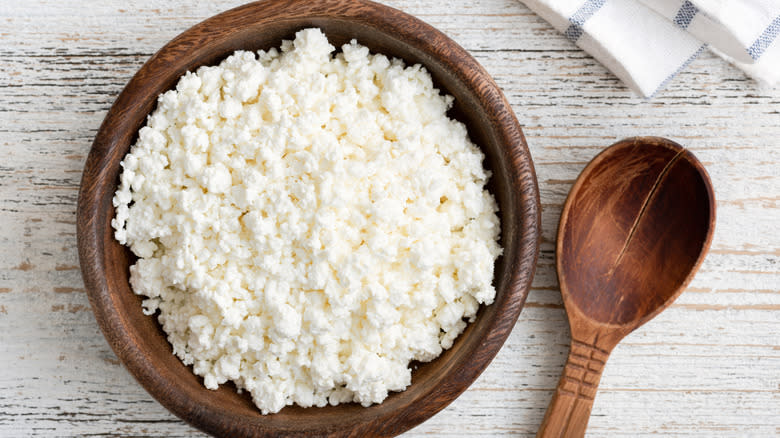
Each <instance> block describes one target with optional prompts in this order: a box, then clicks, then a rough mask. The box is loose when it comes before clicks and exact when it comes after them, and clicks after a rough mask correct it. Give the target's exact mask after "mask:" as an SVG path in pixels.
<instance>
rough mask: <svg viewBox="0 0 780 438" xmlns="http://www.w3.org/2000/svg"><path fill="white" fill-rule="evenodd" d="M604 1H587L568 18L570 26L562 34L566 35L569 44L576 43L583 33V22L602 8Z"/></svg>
mask: <svg viewBox="0 0 780 438" xmlns="http://www.w3.org/2000/svg"><path fill="white" fill-rule="evenodd" d="M606 1H607V0H587V1H586V2H585V3H583V4H582V6H580V8H579V9H577V12H575V13H574V15H572V16H571V17H569V22H570V23H571V25H569V27H568V28H566V32H564V33H563V34H564V35H566V38H568V39H569V40H571V42H573V43H576V42H577V40H578V39H580V37H581V36H582V34H583V33H584V32H585V31H584V30H583V29H582V26H584V25H585V22H586V21H588V19H590V17H592V16H593V14H595V13H596V11H598V10H599V9H601V7H602V6H604V3H606Z"/></svg>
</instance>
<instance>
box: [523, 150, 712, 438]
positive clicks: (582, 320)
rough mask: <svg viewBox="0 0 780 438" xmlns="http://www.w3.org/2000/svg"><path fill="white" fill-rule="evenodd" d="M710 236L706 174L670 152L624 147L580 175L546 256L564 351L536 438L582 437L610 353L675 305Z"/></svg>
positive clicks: (686, 155) (683, 154)
mask: <svg viewBox="0 0 780 438" xmlns="http://www.w3.org/2000/svg"><path fill="white" fill-rule="evenodd" d="M714 228H715V196H714V194H713V191H712V185H711V183H710V179H709V177H708V176H707V172H706V171H705V170H704V167H703V166H702V164H701V163H700V162H699V160H697V159H696V157H694V156H693V154H692V153H691V152H690V151H688V150H686V149H684V148H683V147H682V146H680V145H678V144H677V143H674V142H672V141H670V140H666V139H663V138H659V137H636V138H629V139H626V140H623V141H620V142H618V143H615V144H614V145H612V146H610V147H609V148H607V149H606V150H604V151H603V152H602V153H600V154H599V155H598V156H596V158H594V159H593V161H591V162H590V163H589V164H588V166H587V167H586V168H585V170H583V171H582V174H580V176H579V178H578V179H577V182H576V183H575V184H574V187H573V188H572V190H571V192H570V193H569V197H568V198H567V199H566V205H565V206H564V207H563V213H562V214H561V221H560V224H559V225H558V245H557V248H556V255H557V268H558V279H559V282H560V285H561V295H562V296H563V302H564V305H565V306H566V313H567V315H568V318H569V326H570V327H571V337H572V340H571V349H570V351H569V358H568V360H567V361H566V366H565V368H564V369H563V373H562V375H561V380H560V382H559V383H558V388H557V389H556V391H555V394H554V395H553V399H552V401H551V402H550V407H549V408H548V409H547V413H546V414H545V416H544V420H543V421H542V425H541V427H540V428H539V432H538V433H537V435H536V436H537V437H545V438H546V437H581V436H584V435H585V429H586V427H587V425H588V419H589V417H590V410H591V407H592V406H593V399H594V397H595V396H596V389H597V388H598V384H599V380H600V379H601V372H602V370H603V368H604V364H605V363H606V362H607V358H608V357H609V354H610V352H612V349H613V348H615V346H616V345H617V344H618V342H619V341H620V340H621V339H622V338H623V337H624V336H626V335H627V334H629V333H631V332H632V331H634V330H635V329H636V328H637V327H639V326H641V325H642V324H644V323H645V322H647V321H649V320H650V319H652V318H653V317H654V316H656V315H657V314H658V313H660V312H661V311H662V310H664V309H665V308H667V307H668V306H669V304H671V303H672V301H674V299H675V298H677V296H678V295H679V294H680V293H681V292H682V290H683V289H684V288H685V286H686V285H687V284H688V283H689V282H690V280H691V279H692V278H693V275H694V273H695V272H696V269H698V267H699V265H700V264H701V262H702V260H703V259H704V255H705V254H706V252H707V250H708V249H709V246H710V242H711V241H712V232H713V230H714Z"/></svg>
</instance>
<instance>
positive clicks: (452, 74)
mask: <svg viewBox="0 0 780 438" xmlns="http://www.w3.org/2000/svg"><path fill="white" fill-rule="evenodd" d="M311 26H317V27H321V28H323V29H324V30H325V33H326V34H327V35H328V36H329V38H330V36H331V33H333V34H334V35H341V36H337V39H338V41H336V43H339V44H340V43H343V42H345V41H346V40H348V38H347V36H346V34H343V33H344V32H347V33H349V34H352V35H355V36H356V37H357V38H358V40H359V41H360V42H363V43H364V44H366V43H365V41H373V43H372V44H366V45H367V46H368V47H369V48H370V49H371V50H372V51H380V52H382V53H387V54H390V55H393V54H395V53H399V54H403V56H401V57H403V58H404V59H405V60H406V61H407V62H410V61H412V62H419V63H422V64H423V65H425V66H426V67H429V70H430V71H431V73H432V74H433V76H434V80H435V82H437V84H442V83H451V84H455V85H453V87H454V88H452V89H449V88H448V89H447V90H446V91H447V92H449V94H453V95H455V97H456V102H458V101H459V100H462V101H461V102H460V103H456V105H460V106H459V108H460V109H458V108H456V110H455V112H456V117H459V118H460V117H465V118H467V119H469V120H471V122H472V123H471V124H470V125H469V131H470V133H471V134H473V135H476V137H478V138H484V139H486V141H488V142H489V143H490V144H491V145H493V144H495V145H497V146H491V148H493V149H492V152H491V153H489V154H488V155H489V156H488V161H489V162H488V163H487V165H488V167H491V166H492V167H493V173H494V177H493V180H496V181H497V182H495V181H491V184H494V185H497V187H501V188H503V189H502V190H500V191H499V193H497V198H498V200H499V205H500V207H501V209H502V211H501V222H502V243H503V244H504V246H505V254H504V256H503V258H502V259H501V260H500V261H499V263H498V265H497V271H496V272H497V274H496V275H497V278H496V283H497V284H496V287H497V291H498V293H497V297H496V301H495V303H494V304H492V305H491V306H489V307H487V308H483V309H481V310H480V314H479V316H478V319H477V321H476V322H475V323H472V324H470V325H469V327H468V328H467V330H466V332H465V333H464V334H462V335H461V336H460V337H459V338H458V340H457V341H456V343H455V346H453V348H452V349H450V350H448V351H446V352H445V353H444V354H443V355H442V356H441V357H440V358H438V359H436V360H434V361H432V362H430V363H428V364H419V367H418V369H416V370H415V371H414V374H413V381H412V382H413V383H412V385H411V386H410V387H409V388H408V389H407V390H406V391H404V392H401V393H394V394H392V395H391V396H389V397H388V399H387V400H386V401H385V402H384V403H382V404H379V405H374V406H371V407H368V408H362V407H360V406H357V405H354V404H347V405H339V406H336V407H325V408H309V409H303V408H298V407H287V408H285V409H283V410H282V411H281V412H279V413H278V414H273V415H267V416H262V415H260V413H259V411H258V410H257V409H256V408H255V407H254V406H253V405H252V403H251V400H250V399H249V398H248V397H247V396H246V395H243V396H240V395H237V394H236V391H235V389H234V388H231V387H227V386H226V385H223V387H222V388H220V389H219V390H217V391H209V390H206V389H205V388H203V386H202V384H201V382H200V378H197V377H196V376H194V375H193V374H192V372H191V371H190V370H188V368H187V367H184V365H182V364H181V363H180V362H179V361H178V359H177V358H175V356H173V355H172V354H171V350H170V346H169V345H167V341H165V342H163V341H164V334H163V333H162V331H161V329H160V328H159V325H158V324H157V322H156V318H153V317H146V316H144V315H142V313H141V308H140V300H141V299H140V297H137V296H135V295H134V294H132V291H130V289H129V284H128V281H127V277H128V274H127V266H128V264H129V263H130V261H131V256H130V255H129V250H127V249H125V248H123V247H121V246H120V245H119V244H118V243H117V242H116V241H115V240H113V232H112V229H111V224H110V221H111V218H112V217H113V214H114V211H113V206H112V204H111V199H112V197H113V193H114V192H115V190H116V187H117V182H118V175H119V171H120V168H119V161H120V160H121V159H122V157H124V155H125V154H126V153H127V151H128V149H129V147H130V145H131V144H132V142H134V139H135V136H136V133H137V131H138V129H139V128H140V127H141V126H142V124H143V123H144V122H145V119H146V115H147V114H149V113H150V112H151V111H152V109H153V108H154V105H155V104H156V97H157V96H158V95H159V94H160V93H161V92H163V91H165V90H168V89H170V88H171V87H172V86H173V85H174V84H175V81H176V80H177V79H178V78H179V77H180V76H181V75H182V74H183V73H184V72H185V71H187V70H192V69H194V68H195V67H197V66H199V65H212V64H214V63H216V62H218V61H219V60H220V59H221V58H224V57H225V56H226V55H227V54H229V53H231V52H232V51H234V50H236V49H241V48H245V49H257V48H270V47H274V46H278V43H279V42H280V41H281V39H282V37H284V38H290V37H291V36H292V33H291V29H293V28H294V29H295V30H297V29H300V28H304V27H311ZM340 29H342V30H341V31H340ZM344 29H345V30H344ZM263 32H268V33H269V35H270V34H274V35H275V36H274V37H267V38H266V37H264V35H263ZM340 32H341V34H340ZM262 38H266V39H264V40H263V39H262ZM269 38H270V39H269ZM332 42H333V41H332ZM258 44H260V45H264V46H266V47H258ZM334 45H337V44H335V43H334ZM445 88H446V87H445ZM459 96H460V97H459ZM464 114H465V115H464ZM474 120H479V123H473V122H474ZM477 143H479V142H477ZM493 190H496V189H495V187H494V188H493ZM539 230H540V214H539V192H538V188H537V182H536V175H535V173H534V168H533V162H532V160H531V156H530V154H529V152H528V148H527V145H526V142H525V139H524V137H523V134H522V131H521V130H520V126H519V124H518V122H517V119H516V117H515V115H514V113H513V112H512V110H511V107H510V105H509V103H508V102H507V101H506V98H505V97H504V96H503V94H502V93H501V91H500V89H499V88H498V86H497V85H496V84H495V82H493V80H492V79H491V78H490V76H489V75H488V74H487V72H486V71H485V70H484V69H483V68H482V67H481V66H480V65H479V64H478V63H477V62H476V60H474V58H472V57H471V56H470V55H469V54H468V53H467V52H466V51H465V50H464V49H463V48H461V47H460V46H458V45H457V44H456V43H454V42H453V41H452V40H450V39H449V38H447V37H446V36H445V35H444V34H442V33H441V32H439V31H437V30H435V29H434V28H433V27H431V26H429V25H427V24H426V23H424V22H422V21H420V20H418V19H416V18H414V17H411V16H409V15H407V14H405V13H402V12H400V11H398V10H395V9H393V8H390V7H387V6H383V5H379V4H376V3H372V2H368V1H364V0H323V1H286V0H269V1H263V2H256V3H250V4H247V5H244V6H240V7H238V8H235V9H232V10H229V11H227V12H224V13H222V14H219V15H217V16H214V17H212V18H209V19H207V20H205V21H203V22H201V23H199V24H197V25H195V26H194V27H192V28H190V29H189V30H187V31H185V32H184V33H182V34H181V35H179V36H177V37H176V38H175V39H173V40H172V41H171V42H170V43H168V44H167V45H166V46H164V47H163V48H162V49H160V51H159V52H157V53H156V54H155V55H154V56H153V57H152V58H150V59H149V60H148V61H147V62H146V63H145V64H144V65H143V66H142V67H141V69H140V70H139V71H138V72H137V73H136V74H135V76H133V78H132V79H131V80H130V82H129V83H128V84H127V86H126V87H125V88H124V90H123V91H122V93H121V94H120V95H119V97H118V98H117V100H116V102H115V103H114V105H113V106H112V107H111V109H110V110H109V112H108V114H107V115H106V118H105V120H104V121H103V123H102V125H101V126H100V129H99V131H98V133H97V135H96V137H95V141H94V143H93V145H92V149H91V150H90V153H89V156H88V158H87V162H86V164H85V167H84V173H83V176H82V181H81V188H80V192H79V200H78V211H77V235H78V249H79V259H80V263H81V269H82V275H83V278H84V283H85V287H86V291H87V293H88V295H89V299H90V303H91V304H92V308H93V311H94V313H95V316H96V318H97V321H98V324H99V325H100V328H101V329H102V331H103V333H104V335H105V337H106V339H107V340H108V342H109V344H110V345H111V347H112V348H113V350H114V351H115V352H116V354H117V356H118V357H119V359H120V360H121V361H122V363H123V364H124V365H125V366H126V367H127V369H128V370H129V371H130V373H131V374H132V375H133V376H134V377H135V378H136V379H137V380H138V381H139V383H141V385H142V386H143V387H144V388H145V389H146V390H147V391H148V392H149V393H150V394H151V395H152V396H154V398H155V399H157V400H158V401H159V402H160V403H161V404H162V405H164V406H165V407H166V408H168V409H169V410H170V411H171V412H173V413H174V414H176V415H177V416H179V417H181V418H182V419H184V420H185V421H187V422H189V423H191V424H192V425H194V426H196V427H198V428H200V429H201V430H203V431H206V432H208V433H211V434H214V435H220V436H278V435H299V436H324V435H330V436H336V435H337V436H366V435H371V436H391V435H396V434H399V433H401V432H404V431H406V430H408V429H410V428H411V427H414V426H415V425H417V424H419V423H421V422H422V421H424V420H426V419H427V418H429V417H430V416H432V415H433V414H435V413H436V412H438V411H440V410H441V409H443V408H444V407H445V406H446V405H447V404H449V403H450V402H451V401H452V400H454V399H455V398H456V397H457V396H458V395H459V394H460V393H462V392H463V391H464V390H465V389H466V388H467V387H468V386H469V385H470V384H471V383H472V382H473V381H474V380H475V379H476V378H477V377H478V376H479V374H480V373H481V372H482V371H483V370H484V368H485V367H486V366H487V365H488V364H489V363H490V361H491V360H492V359H493V357H494V356H495V355H496V353H497V352H498V350H499V349H500V348H501V345H502V344H503V343H504V341H505V340H506V338H507V336H508V335H509V333H510V332H511V330H512V328H513V327H514V324H515V322H516V320H517V317H518V315H519V314H520V310H521V309H522V307H523V304H524V302H525V298H526V296H527V294H528V289H529V287H530V285H531V280H532V278H533V274H534V272H535V267H536V260H537V255H538V251H539V240H540V231H539ZM499 273H501V275H500V277H501V278H498V276H499ZM155 327H156V328H155ZM470 333H474V334H475V336H470V335H469V334H470Z"/></svg>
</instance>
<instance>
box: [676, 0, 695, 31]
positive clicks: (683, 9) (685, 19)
mask: <svg viewBox="0 0 780 438" xmlns="http://www.w3.org/2000/svg"><path fill="white" fill-rule="evenodd" d="M698 12H699V8H697V7H696V6H695V5H694V4H693V3H691V2H689V1H688V0H685V1H684V2H683V4H682V6H680V9H679V10H678V11H677V15H675V16H674V24H676V25H677V26H678V27H679V28H680V29H687V28H688V26H689V25H690V24H691V21H693V17H695V16H696V14H697V13H698Z"/></svg>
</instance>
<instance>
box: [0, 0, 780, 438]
mask: <svg viewBox="0 0 780 438" xmlns="http://www.w3.org/2000/svg"><path fill="white" fill-rule="evenodd" d="M185 3H187V2H178V1H175V0H106V1H100V2H98V1H92V2H83V1H80V0H27V1H16V0H0V144H2V154H0V221H2V222H0V436H3V437H6V436H7V437H22V436H86V435H99V436H130V435H133V436H138V435H142V436H147V435H148V436H166V437H175V436H194V435H198V432H197V431H196V430H195V429H193V428H191V427H190V426H188V425H187V424H185V423H183V422H182V421H180V420H179V419H178V418H176V417H174V416H173V415H171V414H170V413H168V412H167V411H166V410H165V409H164V408H163V407H162V406H161V405H159V404H158V403H157V402H155V401H154V400H153V399H152V398H151V397H150V396H149V395H148V394H147V393H146V392H145V391H144V390H143V389H142V388H141V387H140V386H139V385H138V384H137V383H136V382H135V381H134V380H133V378H132V377H131V376H130V375H129V374H128V373H127V371H126V370H125V369H124V368H123V367H122V366H121V365H120V363H119V361H118V360H117V358H116V356H115V355H114V353H113V352H112V351H111V349H110V348H109V346H108V344H107V343H106V341H105V340H104V338H103V335H102V334H101V332H100V330H99V329H98V326H97V323H96V322H95V318H94V317H93V315H92V312H91V309H90V307H89V303H88V301H87V297H86V294H85V293H84V288H83V287H84V286H83V283H82V280H81V275H80V272H79V267H78V259H77V255H76V229H75V218H76V213H75V211H76V207H75V204H76V197H77V192H78V186H79V180H80V177H81V170H82V167H83V164H84V160H85V158H86V155H87V152H88V151H89V147H90V144H91V142H92V139H93V137H94V135H95V132H96V130H97V128H98V126H99V124H100V122H101V120H102V119H103V117H104V116H105V114H106V111H107V110H108V108H109V106H110V105H111V103H112V102H113V101H114V99H115V98H116V96H117V94H118V93H119V91H120V90H121V89H122V87H123V86H124V84H125V83H126V82H127V81H128V80H129V79H130V77H131V76H132V75H133V73H134V72H135V71H136V70H137V69H138V68H139V67H140V66H141V64H142V63H143V62H144V61H145V60H146V59H147V58H148V57H149V56H150V55H151V54H152V53H154V52H155V51H156V50H157V49H158V48H160V47H161V46H162V45H163V44H164V43H165V42H167V41H168V40H170V39H171V38H173V37H174V36H176V35H177V34H179V33H180V32H182V31H183V30H185V29H186V28H188V27H189V26H191V25H193V24H195V23H197V22H199V21H201V20H202V19H205V18H206V17H209V16H211V15H214V14H216V13H218V12H220V11H222V10H225V9H228V8H230V7H233V6H236V5H238V4H240V3H241V0H227V1H222V2H192V3H198V4H197V5H188V4H185ZM390 3H391V5H393V6H395V7H398V8H399V9H402V10H404V11H406V12H409V13H411V14H413V15H416V16H417V17H419V18H421V19H423V20H425V21H427V22H429V23H431V24H432V25H434V26H435V27H437V28H439V29H440V30H442V31H443V32H445V33H446V34H448V35H449V36H451V37H452V38H454V39H455V40H456V41H457V42H459V43H460V44H461V45H462V46H464V47H465V48H466V49H467V50H469V51H470V52H471V53H472V54H473V55H474V56H475V57H476V58H477V59H478V60H479V62H480V63H482V65H484V66H485V68H486V69H487V70H488V71H489V72H490V73H491V74H492V75H493V76H494V77H495V79H496V81H497V82H498V84H499V85H500V86H501V87H502V88H503V89H504V92H505V94H506V95H507V97H508V99H509V101H510V102H511V103H512V105H513V107H514V110H515V111H516V113H517V116H518V119H519V120H520V122H521V124H522V125H523V126H524V130H525V133H526V136H527V138H528V143H529V145H530V148H531V152H532V154H533V157H534V160H535V162H536V169H537V173H538V176H539V185H540V189H541V200H542V205H543V216H542V223H543V224H542V225H543V233H544V238H543V243H542V249H541V255H540V259H539V267H538V270H537V274H536V278H535V280H534V282H533V289H532V290H531V293H530V296H529V298H528V302H527V304H526V306H525V308H524V309H523V312H522V314H521V315H520V319H519V321H518V323H517V326H516V327H515V329H514V332H513V333H512V335H511V336H510V338H509V340H508V341H507V343H506V344H505V345H504V347H503V349H502V350H501V352H500V353H499V354H498V356H497V357H496V359H495V360H494V361H493V363H492V364H491V365H490V367H489V368H488V369H487V370H486V371H485V373H484V374H483V375H482V376H481V377H480V378H479V380H477V382H476V383H475V384H474V385H473V386H472V387H471V388H470V389H469V390H468V391H466V392H465V393H464V394H463V395H462V396H461V397H460V398H459V399H458V400H456V401H455V402H454V403H452V404H451V405H450V406H449V407H448V408H447V409H445V410H444V411H442V412H441V413H439V414H438V415H436V416H435V417H433V418H431V419H430V420H429V421H427V422H426V423H424V424H422V425H420V426H418V427H417V428H415V429H413V430H412V431H410V432H409V433H408V434H407V435H408V436H421V435H435V436H464V437H466V436H468V437H470V436H476V435H483V436H496V435H511V436H533V435H534V433H535V431H536V428H537V427H538V425H539V423H540V422H541V419H542V416H543V415H544V411H545V408H546V406H547V403H548V402H549V400H550V397H551V395H552V389H553V388H554V386H555V384H556V382H557V379H558V374H559V373H560V371H561V368H562V367H563V363H564V361H565V357H566V353H567V344H568V341H567V340H568V336H569V333H568V327H567V324H566V320H565V314H564V310H563V308H562V305H561V300H560V294H559V291H558V283H557V280H556V276H555V269H554V251H553V248H554V240H555V229H556V226H557V222H558V216H559V214H560V210H561V206H562V204H563V201H564V199H565V196H566V194H567V192H568V191H569V188H570V187H571V185H572V182H573V181H574V179H575V178H576V177H577V175H578V173H579V172H580V171H581V170H582V168H583V167H584V166H585V164H586V163H587V162H588V160H590V159H591V158H592V157H593V156H594V155H595V154H596V153H598V152H599V151H600V150H601V149H602V148H604V147H606V146H607V145H609V144H611V143H613V142H614V141H616V140H618V139H620V138H623V137H628V136H633V135H661V136H665V137H669V138H672V139H674V140H676V141H678V142H680V143H682V144H683V145H685V146H687V147H689V148H691V149H692V150H693V151H694V152H695V153H696V154H697V155H698V157H699V158H700V159H701V160H702V162H704V164H705V166H706V167H707V169H708V171H709V172H710V175H711V177H712V180H713V183H714V185H715V191H716V196H717V199H718V222H717V230H716V233H715V239H714V242H713V245H712V250H711V251H710V253H709V256H708V257H707V259H706V261H705V262H704V265H703V266H702V268H701V271H700V272H699V274H698V275H697V277H696V278H695V280H694V281H693V283H692V284H691V285H690V287H689V288H688V289H687V291H686V292H685V293H683V294H682V296H681V297H680V298H679V299H678V300H677V302H676V303H675V304H674V305H673V306H672V307H671V308H670V309H669V310H667V311H666V312H665V313H663V314H662V315H660V316H659V317H658V318H656V319H655V320H653V321H651V322H650V323H648V324H647V325H646V326H644V327H642V328H641V329H640V330H638V331H636V332H635V333H633V334H631V335H630V336H628V337H627V338H626V339H625V341H624V342H623V343H622V344H620V346H618V348H617V349H616V350H615V352H614V354H613V356H612V357H611V358H610V361H609V364H608V365H607V367H606V370H605V373H604V376H603V379H602V383H601V390H600V392H599V394H598V396H597V398H596V402H595V406H594V409H593V416H592V418H591V421H590V427H589V436H591V437H601V436H615V437H642V436H650V435H660V436H701V437H715V436H729V437H744V436H758V437H768V436H780V148H779V147H778V146H780V90H774V91H771V90H760V89H759V88H758V87H757V85H756V84H755V83H754V82H752V81H750V80H748V79H746V78H745V76H744V75H743V74H742V73H741V72H740V71H738V70H736V69H735V68H733V67H732V66H730V65H728V64H727V63H725V62H724V61H722V60H720V59H718V58H716V57H715V56H713V55H710V54H708V53H705V54H703V55H702V56H700V57H699V59H697V60H696V61H695V62H693V64H692V65H691V66H690V67H688V68H687V69H686V70H685V71H684V72H683V73H682V74H680V75H679V76H678V77H677V78H676V79H674V80H673V81H672V82H671V83H670V84H669V85H668V86H667V87H666V89H665V90H664V91H663V92H661V93H660V94H659V95H658V96H657V97H655V98H654V99H652V100H643V99H641V98H638V97H636V96H634V95H632V94H631V92H629V91H628V90H627V89H626V88H625V87H624V86H623V85H622V84H621V83H619V82H618V81H617V80H616V79H615V78H614V77H613V76H612V75H611V74H610V73H609V72H607V71H606V70H605V69H604V68H603V67H602V66H601V65H599V64H598V63H597V62H596V61H594V60H593V59H592V58H591V57H590V56H588V55H587V54H586V53H584V52H582V51H581V50H579V49H578V48H577V47H575V46H574V45H572V44H571V43H570V42H569V41H567V40H566V39H565V38H564V37H562V36H561V35H559V34H557V33H556V32H555V31H554V30H553V29H552V28H551V27H550V26H549V25H548V24H547V23H545V22H544V21H542V20H541V19H539V18H538V17H537V16H535V15H534V14H533V13H531V12H530V11H529V10H528V9H526V8H525V6H523V5H522V4H521V3H519V2H518V1H517V0H485V1H480V2H465V1H455V2H433V1H431V2H417V1H413V0H394V1H392V2H390ZM477 3H478V4H477Z"/></svg>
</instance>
